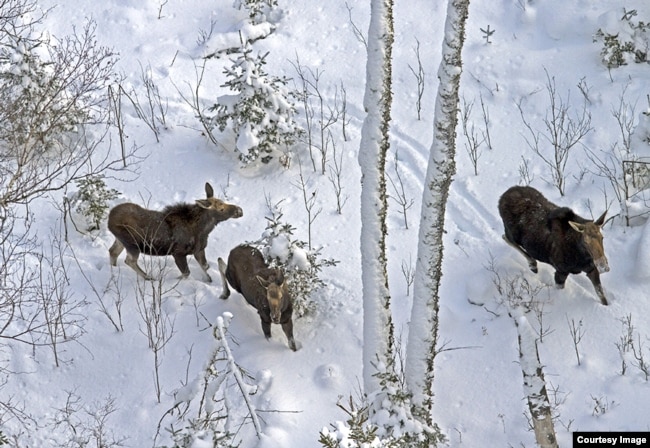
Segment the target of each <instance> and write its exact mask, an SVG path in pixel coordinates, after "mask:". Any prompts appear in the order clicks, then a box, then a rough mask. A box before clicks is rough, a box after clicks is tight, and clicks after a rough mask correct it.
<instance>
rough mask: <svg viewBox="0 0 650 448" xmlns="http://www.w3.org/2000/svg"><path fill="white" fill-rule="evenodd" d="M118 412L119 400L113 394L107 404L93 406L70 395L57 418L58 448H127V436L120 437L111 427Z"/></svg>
mask: <svg viewBox="0 0 650 448" xmlns="http://www.w3.org/2000/svg"><path fill="white" fill-rule="evenodd" d="M115 411H117V407H116V405H115V399H114V398H113V397H111V396H110V395H109V396H108V397H106V399H105V400H104V401H103V402H95V403H92V404H91V405H86V404H84V403H83V401H82V399H81V397H79V396H78V395H77V394H76V393H74V392H68V397H67V399H66V403H65V405H64V406H63V407H62V408H60V409H57V411H56V414H55V415H54V419H53V427H54V430H55V431H61V433H62V434H55V437H53V438H54V439H60V440H59V441H58V442H54V443H56V447H57V448H87V447H90V446H95V447H98V448H117V447H121V446H125V442H126V441H127V438H126V437H120V436H117V435H116V434H115V432H114V430H113V429H112V428H111V426H110V425H109V423H110V422H109V419H110V417H111V415H112V414H113V413H115Z"/></svg>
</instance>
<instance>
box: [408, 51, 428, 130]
mask: <svg viewBox="0 0 650 448" xmlns="http://www.w3.org/2000/svg"><path fill="white" fill-rule="evenodd" d="M415 42H416V43H417V45H416V47H415V49H414V50H413V51H414V52H415V58H416V60H417V63H418V68H417V70H415V69H414V68H413V67H412V66H411V64H409V70H411V73H413V76H415V80H416V82H417V97H416V100H415V110H416V111H417V113H418V120H420V119H421V112H422V97H423V96H424V68H422V59H421V58H420V41H419V40H418V39H415Z"/></svg>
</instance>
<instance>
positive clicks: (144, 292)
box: [135, 260, 178, 403]
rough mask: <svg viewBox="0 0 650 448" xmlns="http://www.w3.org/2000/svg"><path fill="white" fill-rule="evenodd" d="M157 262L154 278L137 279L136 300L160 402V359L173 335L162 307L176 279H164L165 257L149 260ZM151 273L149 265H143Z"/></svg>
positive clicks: (171, 319)
mask: <svg viewBox="0 0 650 448" xmlns="http://www.w3.org/2000/svg"><path fill="white" fill-rule="evenodd" d="M150 263H151V264H157V265H158V268H157V271H158V273H157V274H156V275H154V277H155V280H144V279H142V278H140V277H138V278H137V282H136V286H135V299H136V304H137V308H138V314H139V315H140V317H141V319H142V320H141V322H142V324H143V325H142V326H141V327H140V332H141V333H142V334H143V335H144V336H145V337H146V339H147V342H148V345H149V349H150V350H151V352H152V354H153V365H154V369H153V379H154V390H155V392H156V398H157V399H158V403H160V400H161V395H162V385H161V383H160V367H161V365H162V361H163V353H164V350H165V347H166V346H167V344H168V343H169V341H170V340H171V339H172V337H173V336H174V323H175V319H174V318H173V317H172V316H170V314H169V313H168V312H167V311H166V310H165V309H164V301H165V300H166V299H167V298H168V296H169V295H170V294H171V293H172V292H174V291H175V290H176V286H177V284H178V282H175V283H173V284H171V285H168V284H167V283H166V282H165V281H164V278H165V275H164V273H165V271H166V264H165V261H164V260H162V261H161V260H156V261H153V260H152V261H150ZM146 270H147V272H152V267H148V268H146Z"/></svg>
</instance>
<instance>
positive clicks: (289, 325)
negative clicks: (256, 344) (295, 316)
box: [282, 319, 298, 352]
mask: <svg viewBox="0 0 650 448" xmlns="http://www.w3.org/2000/svg"><path fill="white" fill-rule="evenodd" d="M282 331H284V334H285V335H286V336H287V341H289V348H290V349H291V350H293V351H294V352H295V351H296V350H298V349H297V348H296V341H295V339H294V338H293V321H292V320H291V319H289V320H288V321H287V322H284V323H283V324H282Z"/></svg>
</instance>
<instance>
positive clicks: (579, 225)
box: [569, 221, 585, 233]
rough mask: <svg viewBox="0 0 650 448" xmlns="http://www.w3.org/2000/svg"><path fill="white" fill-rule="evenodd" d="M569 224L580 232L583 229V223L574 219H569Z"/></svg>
mask: <svg viewBox="0 0 650 448" xmlns="http://www.w3.org/2000/svg"><path fill="white" fill-rule="evenodd" d="M569 225H570V226H571V227H573V230H575V231H576V232H580V233H582V232H584V231H585V225H584V224H579V223H577V222H574V221H569Z"/></svg>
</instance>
